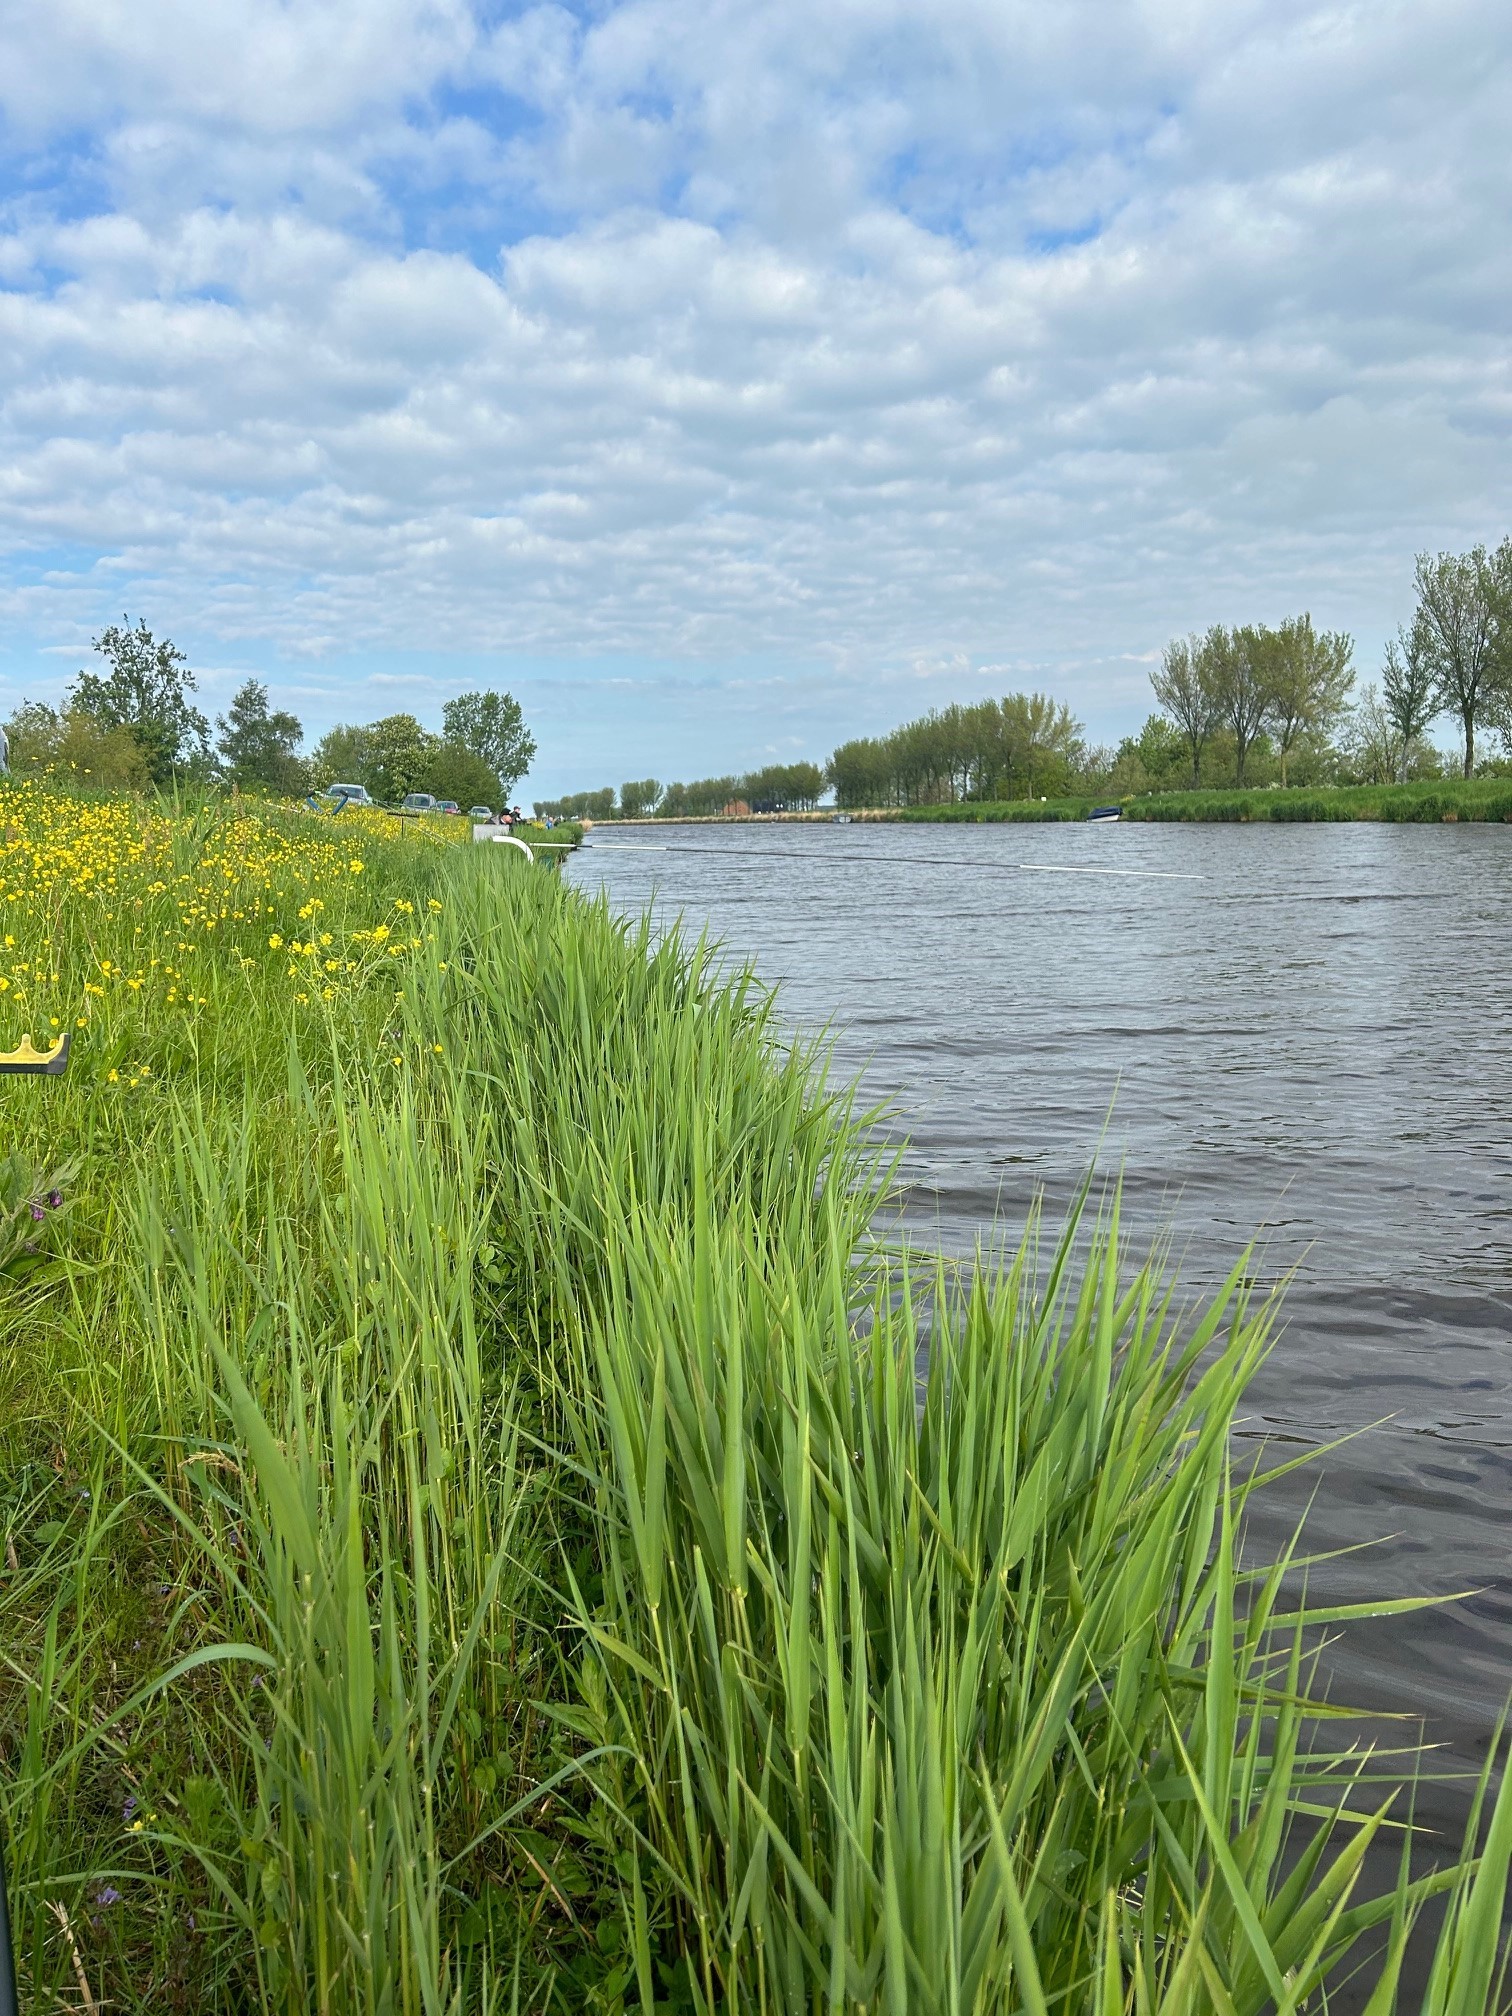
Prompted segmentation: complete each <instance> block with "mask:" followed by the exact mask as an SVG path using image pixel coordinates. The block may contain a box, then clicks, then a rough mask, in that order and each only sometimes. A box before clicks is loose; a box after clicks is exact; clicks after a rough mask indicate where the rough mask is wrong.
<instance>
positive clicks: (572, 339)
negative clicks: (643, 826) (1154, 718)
mask: <svg viewBox="0 0 1512 2016" xmlns="http://www.w3.org/2000/svg"><path fill="white" fill-rule="evenodd" d="M52 21H53V25H52V27H51V28H50V31H49V32H46V33H44V31H43V28H42V26H41V25H40V22H41V17H40V16H38V15H37V14H36V11H35V10H33V9H26V8H22V7H20V6H12V7H11V8H10V9H9V10H8V11H3V12H0V24H3V25H0V108H3V112H4V117H5V119H6V122H7V125H6V129H5V130H6V135H7V145H8V150H9V151H8V155H7V157H6V158H7V159H8V162H9V170H8V192H9V193H8V200H7V202H6V203H5V205H4V207H3V209H0V359H3V366H4V368H3V370H0V532H3V536H4V539H5V545H6V549H7V552H8V554H9V560H8V563H7V564H6V566H5V567H4V568H3V569H0V612H3V614H4V615H5V617H6V620H7V625H8V628H9V630H10V632H11V636H12V639H13V640H14V639H18V638H19V639H21V640H23V641H24V640H26V639H30V640H32V647H30V648H35V649H36V650H38V651H42V650H44V649H46V648H47V647H48V646H49V645H53V644H56V643H57V642H58V641H59V639H60V638H61V639H64V640H68V641H72V642H73V643H74V644H77V643H79V642H81V641H83V640H84V639H86V638H87V636H88V634H89V632H90V631H91V630H92V629H93V628H95V627H97V625H98V624H99V622H101V621H102V620H107V618H108V617H109V616H111V615H114V614H115V613H117V612H118V610H119V609H120V608H121V607H122V606H126V605H128V604H129V606H130V607H131V608H132V610H133V612H135V611H136V610H138V609H142V610H144V611H146V612H147V613H148V614H149V618H150V620H153V621H155V622H156V623H158V624H159V626H160V627H163V628H166V629H169V630H171V631H172V632H173V633H174V634H175V635H180V636H184V637H186V638H193V639H198V640H201V641H202V643H203V646H204V653H203V655H204V656H205V658H206V659H207V660H208V661H212V662H218V660H217V655H216V654H217V651H219V650H221V647H223V646H225V645H235V646H236V647H238V648H244V649H245V650H247V651H248V652H249V653H253V654H254V655H255V654H258V653H260V654H261V657H260V658H259V660H258V662H259V663H262V664H270V665H272V666H273V667H274V669H275V674H276V668H277V667H278V666H279V665H281V664H283V663H288V664H291V665H293V664H295V663H303V664H308V663H310V662H312V661H317V662H318V660H319V658H320V656H321V654H322V653H331V652H336V653H339V654H341V655H342V656H343V662H347V661H350V662H351V663H352V664H354V665H356V666H359V667H360V666H361V665H362V664H363V663H364V662H367V661H369V660H371V662H372V663H373V665H374V666H375V667H377V669H376V670H375V671H374V672H373V675H372V676H373V677H374V678H375V679H376V678H381V679H383V680H386V681H395V680H396V681H398V682H399V683H400V685H402V684H403V683H404V681H406V680H411V681H412V682H415V681H418V680H419V678H420V675H418V674H416V673H413V672H410V671H406V670H404V669H403V668H401V669H398V670H395V669H394V668H393V667H392V666H391V665H389V664H388V663H387V662H386V661H385V663H384V664H383V665H382V666H379V665H378V660H379V659H380V658H382V657H383V656H384V654H392V653H396V652H398V653H402V652H405V651H410V652H415V653H425V654H429V656H428V658H427V669H426V671H425V673H424V675H423V677H424V680H435V681H438V682H439V684H438V685H437V689H436V690H442V689H443V688H444V686H445V683H446V679H447V677H448V676H449V674H448V672H447V670H446V667H447V666H448V665H450V664H452V663H455V664H457V665H461V664H463V663H464V662H465V663H467V664H469V665H471V664H474V663H475V662H477V661H478V658H479V654H486V656H488V657H490V658H493V659H496V660H498V661H500V662H501V663H502V666H503V668H504V670H505V672H506V674H507V672H508V670H509V668H510V667H511V666H514V667H516V668H519V669H520V670H521V674H522V676H524V668H526V667H530V666H534V667H539V665H540V664H541V663H542V662H543V661H547V660H553V659H555V660H558V661H562V662H564V663H566V662H568V661H572V660H578V661H590V660H591V661H592V663H593V665H594V666H595V667H596V668H597V671H596V672H595V675H594V676H595V678H596V679H600V680H601V679H602V678H603V677H605V676H609V672H610V670H611V668H612V666H613V664H614V663H615V662H616V660H622V661H623V662H624V663H625V664H626V665H627V666H628V667H631V668H632V676H631V678H630V681H629V685H628V687H627V688H626V689H625V691H626V693H628V694H629V695H631V696H634V695H636V694H644V693H646V692H648V691H649V690H650V689H649V688H648V687H647V686H646V684H645V681H646V678H647V676H648V675H647V674H646V672H645V670H644V668H645V667H646V666H647V665H653V664H654V665H660V666H663V667H673V666H677V665H681V666H682V667H683V668H685V681H686V680H687V679H692V678H693V676H694V674H695V672H696V670H697V668H699V667H701V666H702V667H715V666H718V665H720V664H721V663H723V662H726V661H732V660H740V661H742V662H745V661H753V662H760V663H763V664H768V665H771V664H783V663H785V664H787V665H788V666H789V667H801V668H803V669H802V675H801V677H797V678H796V684H795V687H794V692H795V693H796V695H797V698H791V696H790V702H785V703H784V705H788V704H791V705H792V706H794V707H796V708H797V710H798V713H799V716H800V717H801V719H800V722H799V725H798V726H796V727H792V728H791V729H790V730H785V731H784V732H789V733H791V734H795V735H801V733H802V732H805V731H804V727H803V723H804V722H809V723H811V724H812V731H811V732H813V733H814V734H816V735H818V736H819V737H820V738H821V743H820V746H822V738H823V737H824V736H826V735H827V734H828V733H829V732H830V731H831V729H832V728H834V727H844V726H848V725H850V721H851V720H852V719H853V718H854V715H855V710H856V709H857V708H858V707H862V708H865V707H868V706H875V707H876V708H877V709H881V710H885V709H887V708H889V707H892V706H895V705H896V704H899V702H900V699H901V698H902V696H903V694H904V693H905V691H906V692H915V691H916V692H917V693H924V692H925V691H926V690H927V694H928V701H926V702H925V704H928V702H931V701H933V700H935V699H937V698H940V697H948V693H949V690H950V689H951V688H952V686H953V683H954V682H957V681H958V682H960V686H961V690H962V691H964V690H966V688H967V687H972V686H973V685H974V687H975V688H976V689H979V688H980V686H981V682H982V680H983V679H984V678H985V677H986V676H987V675H986V668H989V667H998V666H1002V665H1005V664H1011V665H1016V666H1023V667H1025V668H1028V669H1025V670H1024V671H1023V672H1022V673H1021V674H1018V675H1016V677H1018V678H1020V679H1021V680H1029V679H1031V678H1032V677H1034V671H1033V668H1035V667H1038V668H1040V671H1041V674H1042V678H1041V683H1046V682H1049V683H1054V684H1056V685H1057V687H1058V690H1060V691H1063V692H1065V693H1066V694H1067V695H1068V696H1069V697H1071V698H1072V699H1073V701H1075V702H1076V704H1077V705H1078V706H1079V707H1080V709H1081V711H1083V712H1084V713H1086V714H1088V715H1089V716H1091V717H1092V718H1093V719H1094V722H1095V721H1096V719H1097V717H1098V715H1099V712H1100V710H1102V711H1104V712H1108V713H1110V714H1111V715H1114V716H1121V715H1122V714H1124V713H1126V712H1127V711H1129V710H1131V709H1137V708H1138V707H1139V706H1140V705H1141V693H1142V687H1143V675H1142V671H1141V670H1140V669H1139V668H1140V667H1142V665H1143V664H1144V663H1146V662H1147V661H1148V656H1149V653H1150V651H1151V650H1152V649H1153V648H1154V647H1155V645H1156V644H1158V641H1159V640H1160V638H1161V637H1163V636H1164V635H1166V634H1168V633H1169V632H1170V631H1172V630H1175V629H1179V628H1185V627H1187V626H1189V625H1191V624H1194V623H1200V622H1205V621H1208V620H1211V619H1213V618H1215V617H1218V616H1226V615H1233V616H1248V615H1252V614H1256V615H1264V614H1268V615H1275V614H1279V613H1281V612H1282V611H1284V610H1286V609H1288V608H1292V607H1298V606H1305V605H1310V606H1312V607H1313V608H1314V610H1315V612H1316V613H1317V614H1318V615H1319V617H1320V619H1322V620H1326V621H1328V622H1329V623H1330V624H1337V623H1343V624H1345V625H1347V626H1349V627H1353V628H1355V629H1356V630H1357V631H1359V632H1360V633H1361V635H1362V638H1363V639H1364V640H1366V642H1367V643H1368V644H1369V645H1370V647H1371V648H1373V647H1374V644H1375V642H1376V641H1377V640H1378V638H1379V635H1380V634H1381V633H1382V632H1384V631H1385V630H1386V629H1388V628H1389V627H1391V625H1392V624H1394V622H1395V621H1396V620H1398V618H1399V617H1400V615H1401V614H1402V613H1403V610H1402V607H1401V598H1402V593H1403V584H1404V582H1405V579H1406V576H1407V573H1408V572H1409V570H1410V561H1411V555H1412V553H1413V551H1414V550H1415V549H1416V548H1417V547H1419V546H1422V545H1425V544H1434V545H1437V544H1448V543H1454V542H1457V541H1460V540H1465V539H1469V538H1472V537H1476V536H1482V535H1486V534H1495V533H1497V532H1499V531H1501V530H1505V529H1506V526H1507V522H1508V519H1509V516H1512V510H1509V505H1512V480H1509V473H1508V470H1509V465H1508V460H1507V456H1506V452H1505V451H1506V443H1507V438H1508V433H1509V427H1512V362H1509V358H1508V353H1507V349H1506V343H1505V330H1506V327H1507V326H1508V319H1509V309H1512V298H1509V297H1512V265H1509V256H1508V251H1507V247H1508V244H1509V242H1512V239H1509V234H1508V229H1507V226H1508V218H1507V214H1506V213H1507V196H1506V192H1505V186H1504V177H1503V176H1502V174H1501V172H1500V165H1499V164H1500V161H1501V158H1502V154H1503V151H1504V148H1503V142H1502V140H1501V137H1500V136H1501V135H1502V134H1503V133H1504V132H1505V131H1506V129H1507V125H1508V123H1509V119H1512V23H1509V22H1508V21H1507V19H1506V18H1505V16H1504V12H1503V10H1501V9H1500V8H1496V7H1493V6H1491V5H1489V4H1482V0H1458V4H1455V5H1446V6H1443V7H1439V8H1435V9H1434V10H1432V11H1431V13H1430V11H1429V10H1425V9H1423V8H1421V7H1417V6H1397V7H1394V8H1393V7H1386V8H1377V9H1372V10H1369V11H1365V10H1359V9H1353V8H1342V7H1339V8H1333V7H1321V6H1318V5H1315V4H1309V0H1285V4H1279V5H1277V4H1271V5H1267V6H1265V7H1261V6H1259V5H1258V4H1256V5H1252V6H1250V5H1237V4H1235V5H1228V6H1219V7H1212V6H1203V7H1196V6H1184V7H1183V6H1176V5H1169V4H1165V5H1162V4H1156V0H1147V4H1143V5H1139V4H1133V0H1129V4H1123V5H1116V6H1113V7H1109V6H1107V5H1106V4H1098V5H1093V4H1091V0H1085V4H1073V5H1068V6H1066V7H1063V8H1060V9H1045V8H1043V7H1038V6H1035V7H1031V6H1029V5H1028V4H1027V0H1025V4H1013V5H1008V6H1004V5H1002V4H1000V0H991V4H989V0H943V4H942V5H941V6H940V7H938V8H935V9H931V10H929V11H928V12H927V13H924V14H921V13H920V11H919V10H918V9H917V8H915V7H912V6H904V5H902V4H901V0H849V4H838V5H836V6H834V7H830V8H826V9H821V10H817V11H816V10H814V9H812V8H810V7H803V8H800V7H799V6H798V5H797V4H796V0H773V4H770V5H766V6H758V7H752V6H750V5H749V4H746V0H739V4H736V0H704V4H694V0H629V4H624V5H619V6H612V7H609V8H608V9H606V10H602V11H597V12H595V13H593V14H592V15H578V14H574V13H572V12H569V11H568V10H567V9H566V8H563V7H557V6H539V7H528V8H523V9H518V10H515V11H514V12H512V13H511V14H509V15H508V17H507V18H505V19H503V20H495V21H492V22H489V21H485V20H484V19H483V18H482V17H481V16H474V15H473V14H471V13H470V12H469V11H468V9H467V8H466V7H465V6H464V5H463V4H462V0H433V4H424V5H421V4H417V0H379V4H375V0H361V4H358V0H321V4H314V0H293V4H282V5H275V4H272V0H235V4H229V5H227V6H226V7H223V8H217V9H212V10H209V11H208V12H207V11H206V10H204V9H202V8H190V7H188V6H187V5H182V4H179V0H173V4H169V0H138V4H136V5H134V6H133V7H132V8H130V9H127V8H125V7H124V6H121V7H117V6H115V5H107V6H102V5H99V4H96V0H90V4H87V5H86V4H84V0H69V4H66V5H64V6H63V7H62V8H61V9H60V10H54V14H53V17H52ZM14 648H17V647H14V646H13V649H14ZM222 655H223V654H222ZM437 658H439V660H440V661H441V663H440V669H437V665H436V662H435V661H436V660H437ZM826 667H828V668H830V669H829V670H828V671H826V670H825V669H824V668H826ZM861 668H875V670H876V671H877V672H878V673H886V674H887V675H888V682H887V683H878V684H876V686H875V690H874V692H873V693H872V694H871V696H870V697H868V694H867V691H866V689H865V688H864V687H862V686H858V685H857V684H856V683H855V682H856V680H857V678H858V676H859V672H860V669H861ZM925 668H928V669H925ZM894 675H895V681H894ZM299 676H300V678H301V679H304V678H305V677H306V675H305V674H303V673H302V674H300V675H299ZM532 676H534V675H532ZM896 682H902V683H901V685H899V684H897V683H896ZM695 688H696V681H695ZM695 688H689V687H688V686H687V685H686V683H685V684H684V685H683V686H682V687H679V686H678V685H677V682H676V681H675V680H674V681H673V682H672V684H671V685H669V686H667V687H666V688H665V689H664V690H665V693H666V694H667V695H671V694H673V693H675V692H678V691H682V692H684V693H685V694H686V695H687V696H688V704H689V705H690V706H692V707H694V708H695V709H696V708H697V707H698V706H699V705H700V701H699V698H698V692H699V691H700V690H703V689H697V690H695ZM313 690H315V691H316V692H317V693H318V692H319V690H320V688H319V682H318V681H317V682H315V686H314V689H313ZM343 690H346V691H349V689H343ZM386 690H390V691H392V690H395V689H386ZM413 690H414V692H415V695H416V697H417V700H423V699H424V698H425V696H426V694H427V693H428V692H429V691H430V688H429V686H428V685H426V684H424V683H414V685H413ZM595 690H596V691H598V692H600V694H601V696H602V695H603V694H605V693H606V692H608V689H605V688H603V687H602V686H601V685H600V686H597V687H595ZM616 690H618V689H616ZM657 690H659V691H660V690H663V689H661V688H658V689H657ZM562 691H563V692H565V691H566V688H565V687H563V688H562ZM731 691H733V689H730V688H726V689H724V692H725V698H724V700H723V701H722V702H721V703H720V704H721V705H722V706H728V707H735V702H734V701H732V700H731V699H730V697H729V696H730V692H731ZM336 697H337V699H338V700H339V695H338V696H336ZM564 704H565V703H564ZM601 704H602V706H603V707H604V708H606V709H607V710H608V718H609V719H610V722H611V725H612V726H613V729H614V732H615V734H616V735H617V737H618V739H619V742H620V743H621V744H622V743H623V739H624V733H625V724H633V723H635V722H636V721H637V720H640V719H645V718H651V717H654V718H660V717H656V716H655V709H652V710H651V717H648V716H647V715H646V714H645V713H644V711H643V710H642V709H641V705H640V702H639V701H638V700H636V699H635V698H633V697H630V698H624V697H621V698H615V697H614V695H613V693H609V697H607V698H602V699H601ZM666 704H667V705H668V706H669V707H670V706H671V705H672V704H673V703H672V701H671V699H670V698H669V699H668V700H667V703H666ZM703 704H704V706H705V715H704V720H705V728H704V735H705V740H706V743H707V747H708V760H709V762H710V764H712V765H714V766H715V767H722V766H723V764H724V763H725V762H726V761H738V760H740V751H739V750H732V751H730V752H729V754H728V755H725V754H723V753H722V751H723V748H724V745H723V743H722V742H721V735H722V733H723V732H724V731H723V729H722V725H721V719H720V716H719V711H718V709H717V708H716V707H715V706H714V704H713V701H712V700H711V699H709V698H708V697H707V694H706V696H705V701H704V703H703ZM847 710H850V711H849V713H847ZM738 714H739V709H738V708H736V714H735V715H731V716H730V717H729V718H730V719H734V718H736V715H738ZM842 716H844V717H845V718H844V719H842ZM748 728H749V732H750V733H751V734H758V733H759V734H764V735H766V736H768V738H769V737H770V735H771V734H772V733H774V732H776V731H775V730H774V729H772V728H771V727H770V725H768V726H767V727H765V728H763V727H762V726H761V722H760V718H759V710H753V711H752V712H751V714H750V716H749V720H748ZM741 732H746V731H745V730H742V731H741ZM762 746H767V745H766V743H763V744H762ZM647 753H648V754H649V753H650V751H649V750H648V751H647ZM631 767H632V768H634V767H635V766H634V764H633V763H632V764H631Z"/></svg>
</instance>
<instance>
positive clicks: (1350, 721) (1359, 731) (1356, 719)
mask: <svg viewBox="0 0 1512 2016" xmlns="http://www.w3.org/2000/svg"><path fill="white" fill-rule="evenodd" d="M1339 740H1340V745H1341V750H1342V754H1343V757H1344V762H1345V766H1346V769H1347V772H1348V775H1349V777H1350V778H1351V780H1352V781H1353V782H1354V783H1356V784H1394V783H1395V782H1396V781H1397V776H1398V771H1399V769H1400V767H1401V762H1402V758H1401V744H1400V737H1399V735H1398V733H1397V726H1396V723H1395V721H1394V720H1393V719H1392V714H1391V709H1390V707H1389V706H1386V705H1383V704H1382V701H1381V696H1380V694H1379V693H1378V692H1377V690H1376V688H1375V686H1374V685H1373V684H1372V685H1369V686H1367V687H1366V688H1365V691H1364V692H1363V693H1362V694H1361V695H1360V697H1359V699H1358V700H1357V701H1356V702H1355V704H1354V706H1353V707H1352V708H1351V709H1350V711H1349V715H1348V718H1347V719H1346V721H1345V723H1344V730H1343V733H1342V735H1341V736H1340V738H1339Z"/></svg>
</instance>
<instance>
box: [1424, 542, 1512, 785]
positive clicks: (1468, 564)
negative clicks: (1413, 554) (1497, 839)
mask: <svg viewBox="0 0 1512 2016" xmlns="http://www.w3.org/2000/svg"><path fill="white" fill-rule="evenodd" d="M1506 545H1507V542H1506V541H1504V542H1503V546H1506ZM1501 554H1502V548H1498V549H1497V555H1496V559H1495V560H1494V561H1493V560H1492V559H1491V558H1489V557H1488V555H1487V553H1486V549H1485V547H1484V546H1475V547H1472V548H1471V550H1470V551H1469V552H1468V553H1440V554H1437V555H1436V556H1435V557H1433V558H1431V559H1430V557H1429V556H1428V555H1427V554H1426V553H1419V555H1418V557H1417V573H1416V580H1417V592H1418V606H1417V614H1416V615H1415V617H1414V618H1413V629H1414V631H1416V630H1418V628H1419V626H1421V632H1422V639H1423V645H1424V648H1425V650H1426V651H1427V653H1428V658H1429V662H1430V663H1431V665H1432V667H1433V679H1434V690H1435V692H1436V693H1437V695H1438V699H1439V704H1440V707H1441V709H1442V710H1443V711H1444V712H1445V713H1450V714H1457V715H1458V716H1459V719H1460V727H1461V729H1462V730H1463V732H1464V737H1465V766H1464V774H1465V775H1466V776H1467V777H1469V776H1471V775H1473V774H1474V770H1475V730H1476V727H1477V726H1478V725H1479V723H1480V722H1481V721H1482V720H1483V719H1485V717H1486V716H1487V715H1488V714H1489V713H1491V712H1493V711H1494V709H1495V708H1496V706H1497V704H1498V702H1499V700H1500V697H1501V690H1500V689H1501V685H1502V676H1501V675H1502V670H1503V657H1504V653H1505V651H1506V650H1507V649H1508V646H1507V644H1506V643H1505V642H1504V641H1503V636H1502V634H1501V633H1502V624H1501V622H1500V620H1499V619H1500V605H1501V601H1502V596H1501V594H1500V592H1499V589H1500V583H1499V581H1498V578H1497V577H1498V572H1499V570H1500V566H1501ZM1507 568H1508V571H1509V572H1512V556H1509V560H1508V563H1507Z"/></svg>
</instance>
